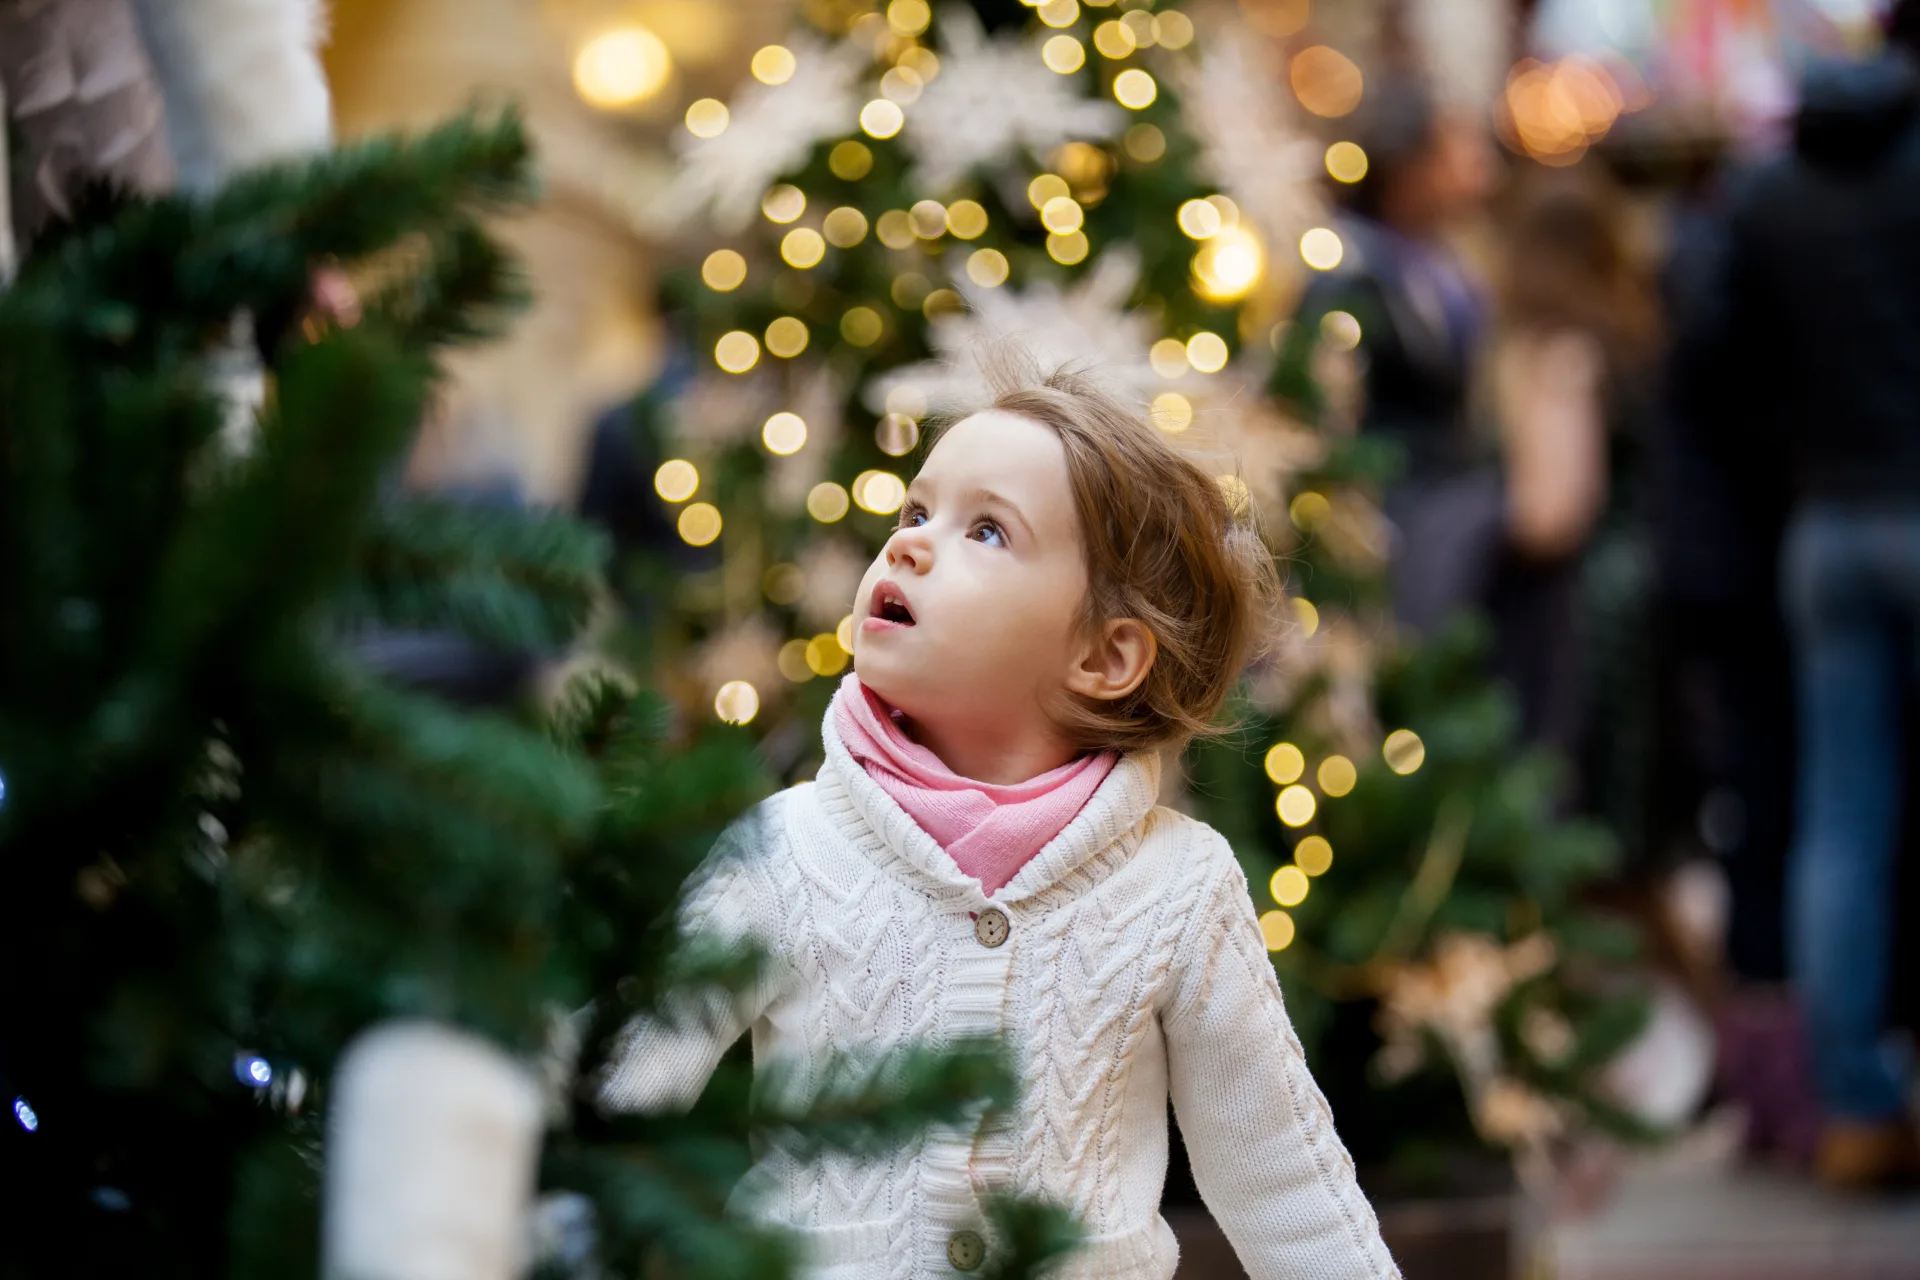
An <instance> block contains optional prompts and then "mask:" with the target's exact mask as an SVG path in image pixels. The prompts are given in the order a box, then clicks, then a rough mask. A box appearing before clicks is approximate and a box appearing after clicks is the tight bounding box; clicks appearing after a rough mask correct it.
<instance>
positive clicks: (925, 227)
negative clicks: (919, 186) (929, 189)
mask: <svg viewBox="0 0 1920 1280" xmlns="http://www.w3.org/2000/svg"><path fill="white" fill-rule="evenodd" d="M907 218H908V220H909V221H910V222H912V224H913V234H915V235H916V236H919V237H920V238H921V239H922V240H938V239H939V238H940V237H941V236H943V235H945V234H946V233H947V206H945V205H943V204H941V203H940V202H939V201H938V200H920V201H916V202H915V203H914V206H913V208H911V209H909V210H907Z"/></svg>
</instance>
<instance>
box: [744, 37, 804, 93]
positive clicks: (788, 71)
mask: <svg viewBox="0 0 1920 1280" xmlns="http://www.w3.org/2000/svg"><path fill="white" fill-rule="evenodd" d="M798 65H799V64H798V63H797V62H796V61H795V60H794V56H793V50H791V49H789V48H787V47H786V46H785V45H780V44H770V45H765V46H763V47H762V48H761V49H760V50H759V51H758V52H756V53H755V54H754V55H753V62H752V63H751V64H750V66H751V69H752V71H753V78H754V79H755V80H758V81H759V82H760V83H761V84H785V83H786V82H787V81H789V80H791V79H793V73H794V70H795V69H796V68H797V67H798Z"/></svg>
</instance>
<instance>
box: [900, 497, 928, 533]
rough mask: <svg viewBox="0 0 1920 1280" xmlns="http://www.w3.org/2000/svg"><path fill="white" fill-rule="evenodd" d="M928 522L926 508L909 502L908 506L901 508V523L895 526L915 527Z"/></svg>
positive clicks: (903, 527) (902, 527)
mask: <svg viewBox="0 0 1920 1280" xmlns="http://www.w3.org/2000/svg"><path fill="white" fill-rule="evenodd" d="M926 522H927V511H926V508H925V507H921V506H917V505H915V504H913V503H908V504H907V505H906V506H904V507H901V508H900V523H899V524H898V525H897V526H895V527H896V528H900V529H914V528H918V527H919V526H920V525H923V524H925V523H926Z"/></svg>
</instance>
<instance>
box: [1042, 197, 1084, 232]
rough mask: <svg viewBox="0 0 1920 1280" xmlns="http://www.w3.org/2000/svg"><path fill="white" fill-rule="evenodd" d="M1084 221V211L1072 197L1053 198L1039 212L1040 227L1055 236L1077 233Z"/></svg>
mask: <svg viewBox="0 0 1920 1280" xmlns="http://www.w3.org/2000/svg"><path fill="white" fill-rule="evenodd" d="M1086 220H1087V213H1086V210H1084V209H1082V208H1081V207H1080V202H1079V201H1078V200H1075V199H1074V198H1073V197H1072V196H1055V197H1054V198H1053V199H1051V200H1049V201H1047V203H1046V204H1045V205H1044V206H1042V208H1041V210H1040V225H1041V226H1043V227H1045V228H1046V229H1047V230H1049V231H1051V232H1053V234H1055V235H1057V236H1064V235H1068V234H1070V233H1072V232H1075V231H1078V230H1079V229H1080V228H1081V226H1082V225H1083V224H1084V223H1085V222H1086Z"/></svg>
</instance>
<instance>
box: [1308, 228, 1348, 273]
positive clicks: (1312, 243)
mask: <svg viewBox="0 0 1920 1280" xmlns="http://www.w3.org/2000/svg"><path fill="white" fill-rule="evenodd" d="M1346 253H1347V249H1346V246H1345V245H1343V244H1341V243H1340V236H1339V233H1337V232H1335V231H1334V230H1333V229H1332V228H1331V227H1315V228H1314V229H1313V230H1311V231H1309V232H1307V234H1305V235H1303V236H1301V237H1300V257H1301V259H1302V260H1303V261H1305V262H1306V264H1307V265H1308V266H1310V267H1312V268H1313V269H1314V270H1315V271H1331V270H1333V269H1334V268H1335V267H1337V266H1339V265H1340V259H1342V258H1344V257H1345V256H1346Z"/></svg>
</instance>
